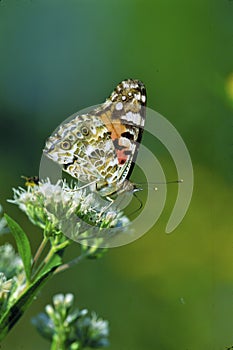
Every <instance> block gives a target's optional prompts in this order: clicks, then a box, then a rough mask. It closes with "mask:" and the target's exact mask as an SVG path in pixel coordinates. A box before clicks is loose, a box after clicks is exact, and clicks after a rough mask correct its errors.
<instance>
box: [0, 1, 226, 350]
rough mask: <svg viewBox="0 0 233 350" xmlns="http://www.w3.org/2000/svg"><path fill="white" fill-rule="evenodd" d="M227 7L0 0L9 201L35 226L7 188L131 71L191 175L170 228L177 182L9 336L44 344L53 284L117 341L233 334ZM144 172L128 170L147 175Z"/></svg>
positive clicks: (184, 342)
mask: <svg viewBox="0 0 233 350" xmlns="http://www.w3.org/2000/svg"><path fill="white" fill-rule="evenodd" d="M232 11H233V1H230V0H222V1H221V2H220V1H217V0H206V1H201V0H196V1H194V0H192V1H184V0H177V1H172V0H168V1H163V0H156V1H153V0H145V1H142V0H141V1H140V0H134V1H133V0H124V1H123V0H119V1H107V0H99V1H94V0H56V1H54V0H40V1H39V0H21V1H18V0H11V1H9V0H2V1H1V2H0V51H1V55H0V67H1V69H0V114H1V119H0V131H1V138H0V140H1V147H0V155H1V173H0V180H1V204H2V205H3V206H4V209H6V210H8V211H9V213H10V215H13V216H14V217H16V219H17V221H19V222H20V223H21V224H22V226H23V227H24V228H25V229H27V230H30V229H31V241H32V242H34V244H35V245H36V244H37V242H38V239H37V237H36V236H37V235H38V231H35V229H34V228H33V230H32V226H29V224H28V223H26V221H24V217H23V216H22V215H20V213H18V211H17V209H16V208H14V207H12V205H10V204H7V203H6V202H5V200H6V198H10V197H11V196H12V186H18V185H19V183H20V181H22V180H20V176H21V175H37V174H38V168H39V162H40V157H41V151H42V148H43V145H44V142H45V139H46V138H47V137H48V136H49V135H50V134H51V132H52V131H53V130H54V129H55V128H56V127H57V126H58V125H59V124H60V123H61V122H62V121H63V120H64V119H65V118H67V117H68V116H69V115H71V114H73V113H75V112H77V111H78V110H80V109H82V108H84V107H86V106H90V105H94V104H97V103H101V102H102V101H103V100H104V99H105V98H106V97H107V96H108V95H109V93H110V92H111V90H112V89H113V88H114V87H115V85H116V84H117V83H118V82H119V81H121V80H122V79H124V78H130V77H132V78H138V79H141V80H142V81H143V82H144V83H145V84H146V86H147V91H148V106H149V107H151V108H153V109H156V110H157V111H158V112H160V113H161V114H163V115H164V116H165V117H166V118H167V119H168V120H170V121H171V123H172V124H173V125H174V126H175V127H176V128H177V130H178V131H179V132H180V134H181V136H182V137H183V139H184V141H185V142H186V144H187V147H188V149H189V151H190V154H191V157H192V161H193V166H194V175H195V187H194V194H193V200H192V203H191V206H190V208H189V211H188V213H187V215H186V217H185V218H184V220H183V222H182V223H181V225H180V226H179V227H178V228H177V229H176V230H175V232H173V233H172V234H170V235H166V234H165V233H164V229H165V226H166V222H167V220H168V217H169V214H170V211H171V209H172V205H173V204H174V199H175V193H176V185H174V186H173V185H170V186H169V188H168V198H167V203H166V208H165V210H164V212H163V214H162V216H161V217H160V219H159V221H158V223H157V224H156V225H155V226H154V228H153V229H152V230H151V231H150V233H148V234H147V235H146V236H144V237H143V238H141V239H139V240H137V241H136V242H134V243H132V244H130V245H128V246H124V247H120V248H116V249H111V250H110V251H109V252H108V253H107V254H106V255H105V256H104V257H103V259H101V260H100V261H98V262H95V263H92V262H91V261H86V262H85V263H84V264H83V266H82V268H79V270H76V269H75V268H74V269H73V270H70V271H69V272H67V273H65V274H63V275H61V276H58V277H57V278H56V281H55V282H56V283H54V282H53V283H51V284H50V285H48V286H47V287H46V288H45V289H44V290H43V292H42V293H41V295H40V297H39V298H38V300H37V302H36V303H34V305H33V307H32V309H31V311H30V312H28V314H27V315H26V316H25V317H24V319H23V322H22V323H21V324H19V325H18V326H17V327H16V329H15V330H14V331H13V332H12V334H10V335H9V338H8V339H6V341H5V343H3V344H2V349H3V350H5V349H7V350H9V349H16V350H19V349H24V350H27V349H28V350H29V349H31V348H32V344H33V348H35V349H38V350H39V349H43V350H44V349H46V346H47V343H46V342H44V341H43V339H41V338H40V337H39V336H38V335H37V334H36V332H35V331H34V330H31V328H30V332H28V329H29V328H28V327H31V326H30V323H29V319H30V317H31V316H32V315H34V314H35V313H37V312H39V311H41V309H42V307H43V305H44V304H45V303H46V302H49V300H50V297H51V295H52V294H54V293H57V292H63V293H66V292H68V291H71V292H72V293H74V294H75V295H77V297H78V300H79V304H80V305H81V306H83V307H86V306H87V307H88V308H92V309H95V310H96V311H97V313H100V314H101V315H103V317H105V318H107V319H108V320H110V342H111V347H110V349H111V350H116V349H122V350H126V349H129V350H146V349H161V350H163V349H164V350H167V349H169V350H176V349H188V350H196V349H198V350H207V349H210V350H221V349H225V347H226V346H230V345H232V344H233V327H232V325H233V308H232V288H233V274H232V236H231V234H232V204H233V203H232V202H233V200H232V197H233V196H232V193H233V191H232V170H233V162H232V157H233V150H232V147H233V146H232V130H233V129H232V128H233V124H232V111H233V104H232V74H233V65H232V62H233V45H232V34H233V32H232V30H233V21H232ZM143 142H144V143H145V144H148V145H149V147H150V149H151V150H152V151H153V152H154V154H155V155H156V156H158V159H159V160H160V162H161V164H162V165H163V167H164V169H166V174H168V175H167V176H168V178H169V179H174V178H176V172H175V168H174V165H173V164H172V160H171V159H170V157H169V155H168V154H167V152H166V150H165V148H164V147H162V146H161V145H158V144H157V143H156V142H154V143H153V142H150V140H149V138H148V137H147V135H145V136H144V140H143ZM138 174H139V173H138V172H137V171H135V172H134V174H133V176H132V178H133V179H134V178H136V179H137V180H138V181H141V180H140V176H139V175H138ZM155 182H156V174H155ZM22 183H23V182H22ZM139 195H140V198H142V200H143V199H144V193H143V191H142V192H140V194H139ZM155 205H156V201H155ZM151 215H153V211H152V213H151ZM6 237H7V236H3V238H4V240H5V239H6ZM77 249H78V247H77ZM70 254H73V255H75V254H76V252H75V248H72V249H71V250H70ZM82 303H83V305H82ZM35 344H36V345H35ZM35 346H36V347H35Z"/></svg>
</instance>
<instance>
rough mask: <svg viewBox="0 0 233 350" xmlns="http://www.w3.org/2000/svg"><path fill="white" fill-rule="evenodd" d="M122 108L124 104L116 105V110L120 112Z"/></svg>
mask: <svg viewBox="0 0 233 350" xmlns="http://www.w3.org/2000/svg"><path fill="white" fill-rule="evenodd" d="M122 108H123V104H122V102H118V103H117V104H116V109H117V110H118V111H120V110H121V109H122Z"/></svg>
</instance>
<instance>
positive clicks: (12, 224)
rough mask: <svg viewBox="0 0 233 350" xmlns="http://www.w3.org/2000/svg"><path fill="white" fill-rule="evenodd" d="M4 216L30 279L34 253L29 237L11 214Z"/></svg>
mask: <svg viewBox="0 0 233 350" xmlns="http://www.w3.org/2000/svg"><path fill="white" fill-rule="evenodd" d="M4 216H5V218H6V221H7V224H8V226H9V228H10V230H11V233H12V234H13V236H14V238H15V241H16V244H17V247H18V252H19V255H20V256H21V258H22V261H23V265H24V269H25V273H26V277H27V281H30V278H31V261H32V253H31V247H30V243H29V240H28V237H27V235H26V233H25V232H24V231H23V229H22V228H21V227H20V226H19V224H17V222H16V221H14V220H13V219H12V218H10V216H8V215H7V214H5V215H4Z"/></svg>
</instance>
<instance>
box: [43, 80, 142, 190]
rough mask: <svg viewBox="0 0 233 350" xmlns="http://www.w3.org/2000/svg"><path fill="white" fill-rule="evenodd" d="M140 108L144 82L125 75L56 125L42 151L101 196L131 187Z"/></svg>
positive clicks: (139, 137)
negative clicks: (99, 99)
mask: <svg viewBox="0 0 233 350" xmlns="http://www.w3.org/2000/svg"><path fill="white" fill-rule="evenodd" d="M145 112H146V89H145V86H144V84H143V83H142V82H141V81H139V80H132V79H128V80H124V81H122V82H121V83H120V84H118V85H117V87H116V88H115V90H114V91H113V92H112V94H111V96H110V97H109V98H108V99H107V100H106V101H105V102H104V103H103V104H102V105H100V106H99V107H98V108H96V109H94V110H93V111H92V112H90V113H87V114H83V115H76V116H74V118H73V119H72V120H71V121H70V122H68V123H66V124H63V125H61V126H60V128H59V129H58V131H57V132H56V133H55V134H54V135H53V136H51V137H50V138H49V139H48V140H47V142H46V146H45V149H44V153H45V154H46V155H47V156H48V157H49V158H51V159H52V160H53V161H55V162H56V163H58V164H60V165H62V166H63V170H64V171H65V172H67V173H69V174H70V175H71V176H72V177H74V178H77V179H78V180H79V181H81V182H84V183H86V184H90V185H91V184H92V189H93V190H94V191H97V192H98V193H99V194H100V195H101V196H103V197H108V196H112V195H114V194H116V193H120V192H124V191H129V190H133V189H134V185H133V184H132V183H131V182H130V181H129V177H130V175H131V173H132V170H133V167H134V164H135V160H136V157H137V153H138V147H139V144H140V142H141V138H142V133H143V127H144V123H145V114H146V113H145ZM93 185H94V186H93Z"/></svg>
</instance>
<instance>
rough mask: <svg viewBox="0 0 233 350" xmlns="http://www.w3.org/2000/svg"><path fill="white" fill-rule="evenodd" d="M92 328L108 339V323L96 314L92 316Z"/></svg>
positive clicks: (93, 313)
mask: <svg viewBox="0 0 233 350" xmlns="http://www.w3.org/2000/svg"><path fill="white" fill-rule="evenodd" d="M90 328H91V329H92V331H94V332H96V333H98V334H99V335H101V336H105V337H106V336H108V334H109V327H108V321H105V320H103V319H102V318H98V316H97V314H96V313H95V312H92V314H91V322H90Z"/></svg>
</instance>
